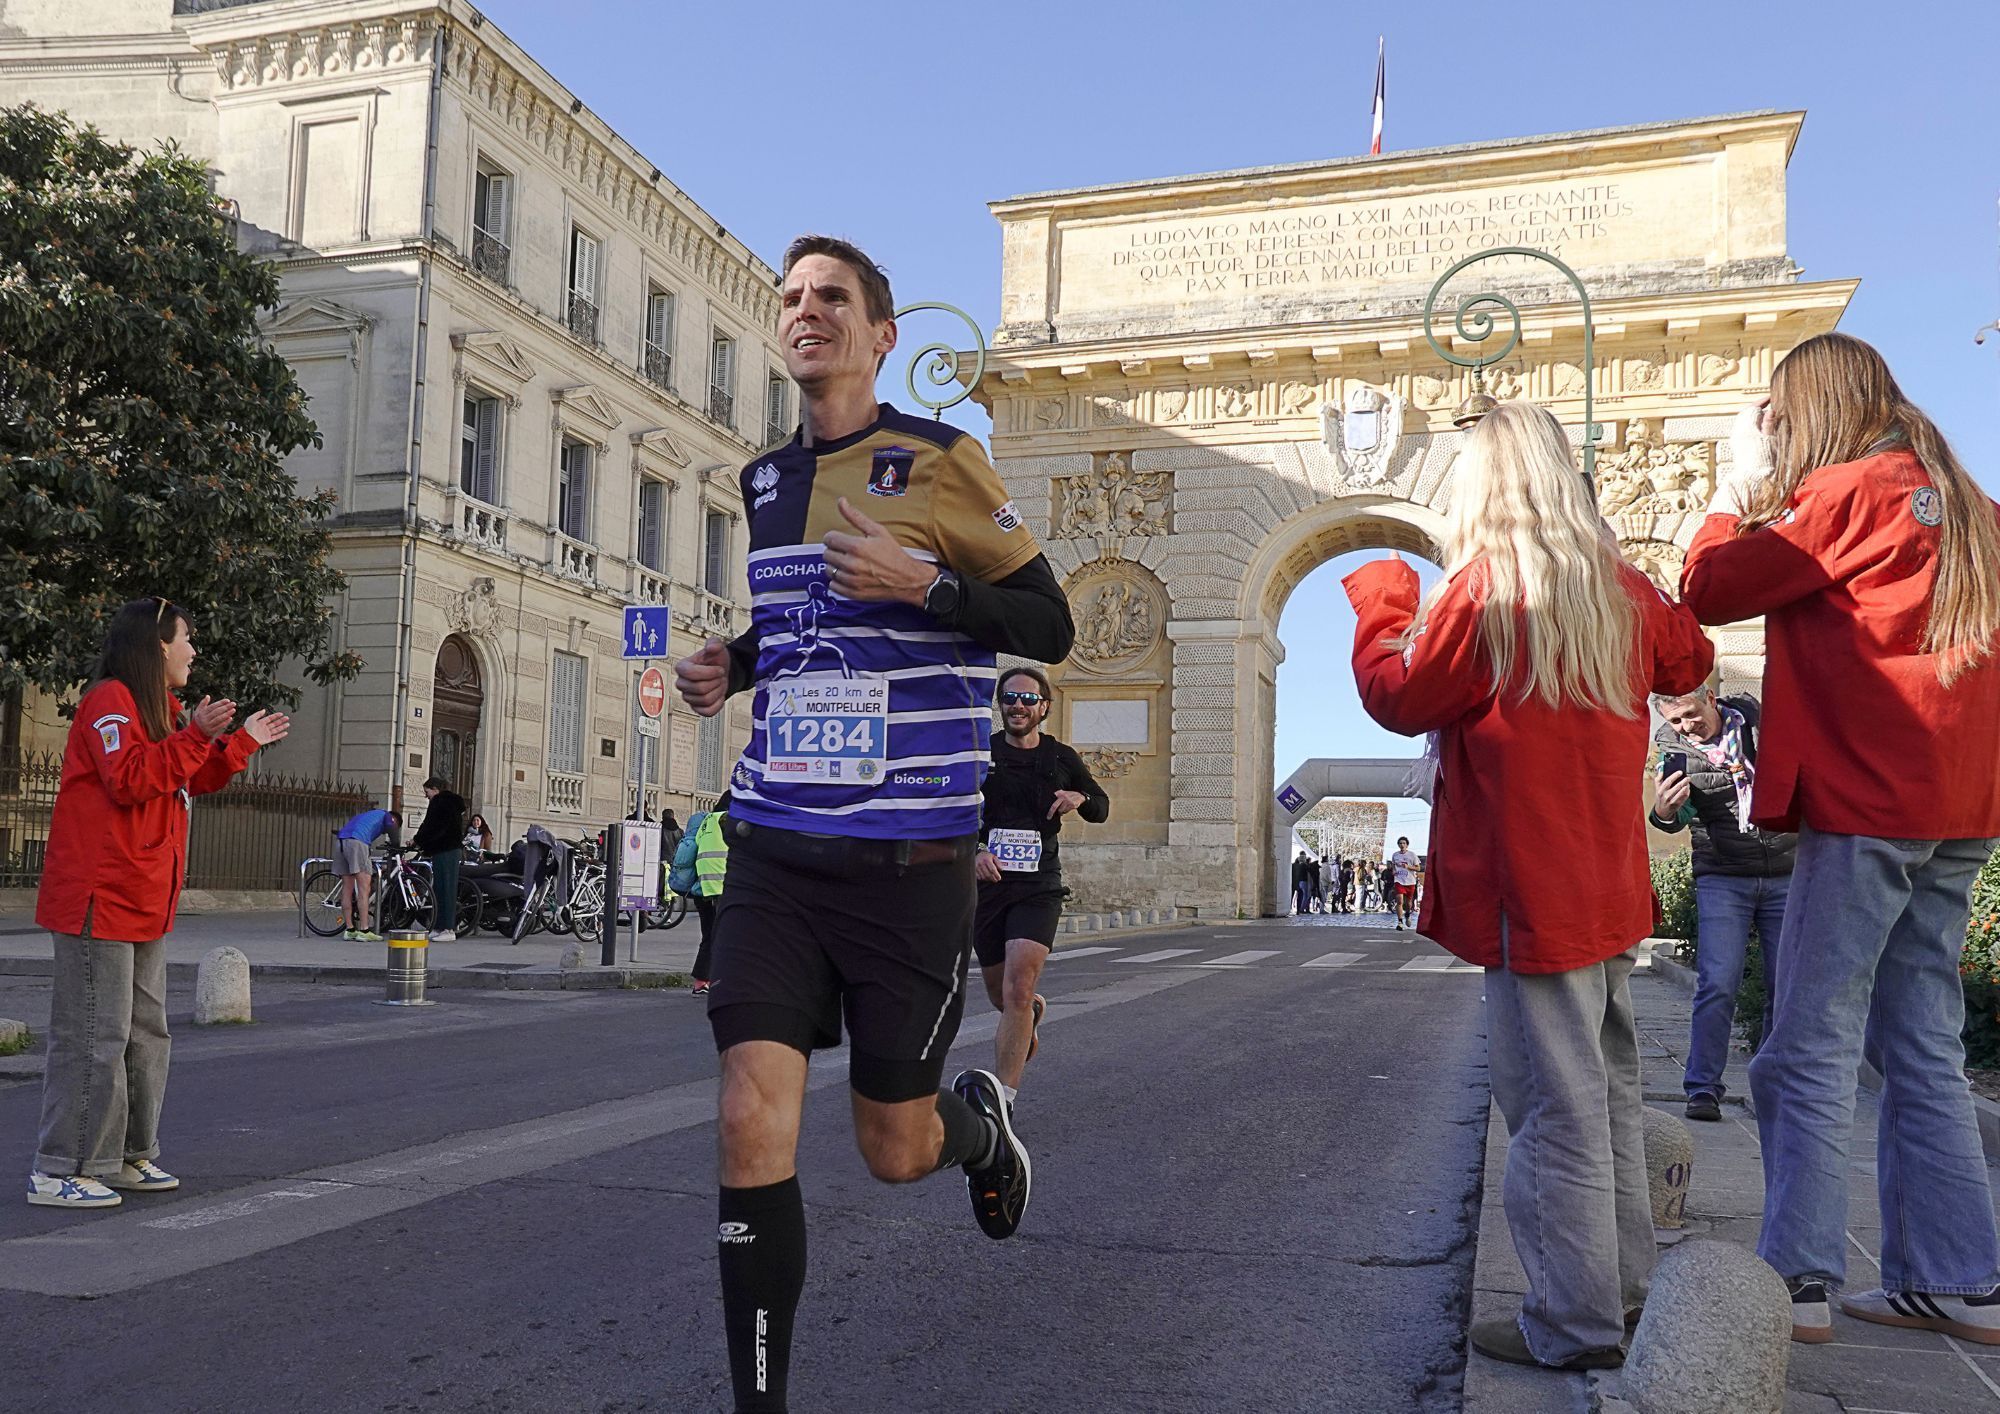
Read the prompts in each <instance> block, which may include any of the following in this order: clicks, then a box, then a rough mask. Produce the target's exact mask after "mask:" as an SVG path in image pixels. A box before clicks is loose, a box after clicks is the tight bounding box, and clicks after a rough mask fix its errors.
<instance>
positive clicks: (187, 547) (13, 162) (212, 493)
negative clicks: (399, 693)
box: [0, 105, 360, 708]
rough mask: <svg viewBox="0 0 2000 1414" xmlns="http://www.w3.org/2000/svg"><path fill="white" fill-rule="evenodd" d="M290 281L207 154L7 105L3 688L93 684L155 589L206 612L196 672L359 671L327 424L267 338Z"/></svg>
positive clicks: (0, 328) (1, 377) (205, 682)
mask: <svg viewBox="0 0 2000 1414" xmlns="http://www.w3.org/2000/svg"><path fill="white" fill-rule="evenodd" d="M278 295H279V284H278V277H277V273H276V271H275V270H274V269H273V268H272V267H270V266H269V265H266V264H264V263H261V262H259V261H257V260H255V259H253V258H251V257H249V256H247V255H244V254H242V253H241V252H240V251H238V250H237V248H236V242H235V236H234V233H233V231H232V230H231V228H230V226H229V224H228V223H227V222H226V221H224V220H223V218H222V215H221V212H220V210H219V208H218V207H217V205H216V201H215V197H214V195H213V193H212V192H211V191H210V190H209V185H208V174H207V171H206V169H205V168H204V167H203V166H202V165H201V164H200V163H199V162H196V161H194V160H192V159H190V158H188V157H186V156H184V155H182V154H181V153H179V152H178V151H176V150H174V149H173V148H171V147H168V148H162V149H160V150H157V151H153V152H146V153H141V152H138V151H135V150H134V149H132V148H129V147H126V146H123V145H122V144H118V143H114V142H110V141H108V140H106V139H105V138H103V137H102V136H100V135H99V134H98V133H97V132H96V131H95V130H94V129H91V128H87V127H78V126H76V125H74V124H72V123H71V122H70V121H69V120H68V119H67V118H66V117H64V116H63V115H61V114H55V113H49V112H45V111H43V110H41V109H38V108H36V107H34V106H32V105H29V106H27V107H22V108H13V109H0V693H4V692H5V691H6V690H7V689H9V688H12V687H14V686H17V685H22V686H25V685H32V686H35V687H39V688H41V689H43V690H45V691H48V692H52V693H56V694H63V693H67V692H70V691H73V690H74V688H75V687H76V686H77V685H78V684H79V683H81V682H82V680H83V679H84V677H85V676H86V675H87V674H88V672H89V670H90V666H91V663H92V662H93V661H94V659H95V658H96V656H97V651H98V648H99V646H100V644H101V642H102V638H103V626H104V622H105V620H106V619H107V618H108V616H109V615H110V614H111V613H112V612H113V611H115V610H116V609H117V607H118V605H119V604H121V603H123V602H124V601H126V600H128V599H135V598H140V597H143V596H145V595H148V594H163V595H165V596H166V597H168V598H169V599H172V600H173V601H174V602H175V603H177V604H180V605H182V606H183V607H185V608H186V609H187V610H188V611H189V612H190V614H191V615H192V616H193V618H194V620H195V628H196V634H197V638H198V640H199V643H200V647H201V653H200V656H199V657H198V658H197V660H196V663H195V679H194V682H193V683H192V684H190V688H191V690H192V691H193V692H194V693H195V694H197V695H199V694H200V693H202V692H215V693H218V694H227V695H229V696H231V697H234V698H236V699H237V700H238V701H239V702H242V703H243V704H244V705H245V707H246V708H248V707H251V706H280V705H282V706H293V705H296V703H297V701H298V695H299V694H298V687H297V685H296V683H292V684H287V683H285V682H281V681H280V680H279V679H278V676H277V674H278V670H279V667H280V665H281V664H286V663H289V664H290V665H291V668H290V670H291V671H292V672H297V671H298V670H299V669H300V668H301V667H302V668H303V670H304V672H305V674H306V675H307V676H309V677H311V678H312V679H313V680H314V681H316V682H322V683H324V682H330V681H332V680H334V679H336V678H345V677H352V676H353V675H354V674H355V672H356V671H358V669H359V667H360V660H359V659H357V658H355V657H354V656H353V655H352V654H340V655H335V654H331V653H330V652H329V651H328V647H329V643H330V640H331V631H330V629H331V610H330V608H329V607H328V606H329V603H330V601H331V599H332V596H333V595H334V594H336V593H337V592H338V591H339V589H340V588H341V584H342V581H341V578H340V576H339V575H338V574H337V573H335V572H334V571H333V570H332V569H331V568H329V567H328V565H327V562H326V561H327V552H328V550H329V548H330V543H331V542H330V539H329V536H328V534H327V531H326V528H325V518H326V516H327V514H328V513H329V512H330V511H331V509H332V502H331V498H330V497H324V496H321V497H314V498H306V497H301V496H300V495H299V494H298V493H297V488H296V486H295V484H294V483H293V481H292V479H291V477H290V475H289V474H288V473H287V472H286V471H285V469H284V458H285V457H286V456H287V455H288V454H289V453H291V452H294V451H296V450H298V449H299V448H301V447H306V446H317V445H318V444H319V433H318V430H317V429H316V428H315V426H314V425H313V422H312V419H311V418H310V417H308V416H307V415H306V412H305V402H304V399H303V398H302V396H301V395H300V393H299V389H298V385H297V383H296V381H295V380H294V379H293V377H292V372H291V369H290V367H289V366H288V365H287V364H286V363H285V361H284V360H283V359H282V358H280V357H279V356H278V355H277V354H276V353H274V352H273V351H271V350H270V349H269V348H267V347H265V346H264V345H263V344H262V342H261V341H260V340H259V338H258V334H257V325H256V321H257V315H258V311H259V310H263V309H269V308H271V307H273V306H274V305H276V303H277V301H278Z"/></svg>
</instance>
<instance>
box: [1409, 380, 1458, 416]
mask: <svg viewBox="0 0 2000 1414" xmlns="http://www.w3.org/2000/svg"><path fill="white" fill-rule="evenodd" d="M1410 392H1411V394H1412V395H1413V396H1414V397H1415V398H1416V402H1417V406H1418V407H1420V408H1426V409H1429V408H1441V407H1443V406H1445V405H1446V404H1447V403H1449V402H1451V400H1452V398H1451V382H1450V380H1449V379H1445V378H1434V377H1432V376H1431V375H1430V374H1428V373H1419V374H1418V375H1417V376H1416V377H1415V378H1412V379H1411V380H1410Z"/></svg>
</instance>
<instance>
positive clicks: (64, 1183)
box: [28, 1173, 125, 1208]
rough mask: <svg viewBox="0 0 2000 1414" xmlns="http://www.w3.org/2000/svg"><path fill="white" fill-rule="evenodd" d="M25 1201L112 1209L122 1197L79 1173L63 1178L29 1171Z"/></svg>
mask: <svg viewBox="0 0 2000 1414" xmlns="http://www.w3.org/2000/svg"><path fill="white" fill-rule="evenodd" d="M28 1201H29V1202H30V1203H34V1204H36V1205H37V1206H40V1207H44V1208H115V1207H117V1206H118V1205H119V1204H120V1203H122V1202H124V1201H125V1200H124V1199H123V1198H121V1197H119V1196H118V1195H117V1194H116V1193H113V1192H112V1191H111V1190H110V1189H109V1188H106V1187H105V1186H104V1185H103V1184H101V1183H99V1182H98V1181H97V1180H96V1179H94V1178H90V1177H87V1176H85V1175H83V1174H80V1173H79V1174H71V1175H68V1176H67V1177H63V1178H51V1177H50V1176H49V1175H47V1174H45V1173H31V1174H29V1175H28Z"/></svg>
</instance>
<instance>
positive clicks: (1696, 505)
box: [1597, 417, 1715, 518]
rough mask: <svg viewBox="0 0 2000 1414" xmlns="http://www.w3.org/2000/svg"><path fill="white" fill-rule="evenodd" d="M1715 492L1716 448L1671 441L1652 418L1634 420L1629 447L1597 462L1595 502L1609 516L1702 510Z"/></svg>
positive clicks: (1626, 438) (1700, 443) (1695, 443)
mask: <svg viewBox="0 0 2000 1414" xmlns="http://www.w3.org/2000/svg"><path fill="white" fill-rule="evenodd" d="M1714 488H1715V446H1714V444H1713V443H1710V442H1668V441H1667V440H1666V438H1665V437H1664V436H1662V435H1661V433H1660V430H1659V424H1658V423H1657V422H1656V421H1653V420H1652V419H1649V418H1643V417H1640V418H1634V419H1633V420H1632V423H1631V426H1630V427H1629V428H1627V429H1626V433H1625V446H1624V447H1623V448H1622V449H1621V450H1620V451H1618V452H1616V453H1614V454H1612V455H1609V456H1605V457H1600V458H1599V459H1598V462H1597V504H1598V507H1599V509H1601V510H1602V511H1603V512H1604V514H1605V515H1606V516H1608V517H1622V516H1631V517H1642V518H1643V517H1649V516H1659V515H1680V514H1684V513H1686V512H1689V511H1698V510H1701V509H1702V508H1703V507H1705V506H1706V505H1707V504H1708V498H1709V494H1710V492H1712V491H1713V490H1714Z"/></svg>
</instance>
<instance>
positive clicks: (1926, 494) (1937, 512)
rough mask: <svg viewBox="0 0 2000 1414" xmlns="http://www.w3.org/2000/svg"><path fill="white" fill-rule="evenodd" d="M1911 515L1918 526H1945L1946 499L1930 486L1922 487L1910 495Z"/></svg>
mask: <svg viewBox="0 0 2000 1414" xmlns="http://www.w3.org/2000/svg"><path fill="white" fill-rule="evenodd" d="M1910 514H1911V515H1913V516H1915V517H1916V518H1917V524H1918V525H1943V524H1944V497H1942V496H1940V495H1938V493H1937V491H1936V489H1935V488H1934V487H1930V486H1920V487H1918V488H1917V489H1916V490H1915V491H1914V492H1912V493H1911V495H1910Z"/></svg>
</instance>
